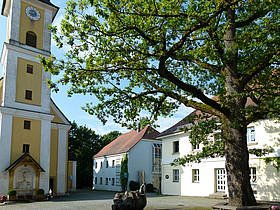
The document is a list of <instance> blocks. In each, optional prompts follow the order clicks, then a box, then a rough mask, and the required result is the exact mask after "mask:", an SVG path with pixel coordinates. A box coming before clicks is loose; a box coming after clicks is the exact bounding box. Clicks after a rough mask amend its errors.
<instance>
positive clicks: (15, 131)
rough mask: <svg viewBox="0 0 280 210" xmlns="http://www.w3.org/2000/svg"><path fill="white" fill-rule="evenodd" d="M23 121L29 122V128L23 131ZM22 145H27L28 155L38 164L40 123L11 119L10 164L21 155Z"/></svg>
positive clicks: (31, 120)
mask: <svg viewBox="0 0 280 210" xmlns="http://www.w3.org/2000/svg"><path fill="white" fill-rule="evenodd" d="M24 120H28V121H30V122H31V128H30V130H29V129H24ZM23 144H29V145H30V148H29V154H30V155H31V156H32V157H33V158H34V159H35V160H36V161H37V162H38V163H40V147H41V121H40V120H33V119H25V118H19V117H13V126H12V143H11V163H13V162H14V161H16V160H17V159H18V158H19V157H20V156H21V155H22V154H23Z"/></svg>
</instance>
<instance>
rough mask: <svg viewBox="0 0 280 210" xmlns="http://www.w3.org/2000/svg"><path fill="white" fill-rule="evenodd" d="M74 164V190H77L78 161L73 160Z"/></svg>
mask: <svg viewBox="0 0 280 210" xmlns="http://www.w3.org/2000/svg"><path fill="white" fill-rule="evenodd" d="M72 164H73V165H72V167H73V168H72V175H73V179H72V190H75V189H76V186H77V161H72Z"/></svg>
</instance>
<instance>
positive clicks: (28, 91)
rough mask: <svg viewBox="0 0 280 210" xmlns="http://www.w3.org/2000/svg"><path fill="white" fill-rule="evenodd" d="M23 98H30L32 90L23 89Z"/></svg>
mask: <svg viewBox="0 0 280 210" xmlns="http://www.w3.org/2000/svg"><path fill="white" fill-rule="evenodd" d="M25 99H27V100H32V91H31V90H26V91H25Z"/></svg>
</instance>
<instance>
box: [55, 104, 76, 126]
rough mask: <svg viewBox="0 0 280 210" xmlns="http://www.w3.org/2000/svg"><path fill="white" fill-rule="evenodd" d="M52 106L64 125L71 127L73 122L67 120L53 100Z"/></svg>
mask: <svg viewBox="0 0 280 210" xmlns="http://www.w3.org/2000/svg"><path fill="white" fill-rule="evenodd" d="M50 106H51V108H52V110H53V111H54V113H55V114H56V115H57V117H58V118H59V119H60V120H61V123H62V124H65V125H71V122H70V121H69V120H68V119H67V117H66V116H65V115H64V114H63V112H62V111H61V110H60V109H59V108H58V106H57V105H56V104H55V103H54V101H53V100H52V99H51V103H50Z"/></svg>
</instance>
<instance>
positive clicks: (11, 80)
mask: <svg viewBox="0 0 280 210" xmlns="http://www.w3.org/2000/svg"><path fill="white" fill-rule="evenodd" d="M4 51H5V52H3V55H2V56H3V57H2V62H3V63H6V68H5V69H4V74H5V77H4V87H5V88H4V92H3V95H4V100H3V105H4V106H7V107H14V108H18V109H26V110H32V111H37V112H45V113H49V112H50V108H49V104H50V90H49V88H48V85H47V83H46V79H50V74H49V73H48V72H45V71H42V94H41V106H35V105H30V104H24V103H18V102H15V98H16V80H17V59H18V57H20V58H23V59H27V60H30V61H34V62H39V60H38V59H37V58H36V56H38V54H37V53H34V52H30V51H29V50H26V49H22V48H19V47H16V46H12V45H9V44H5V46H4ZM3 59H5V60H3Z"/></svg>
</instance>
